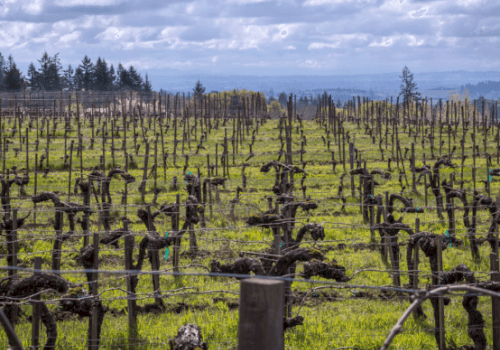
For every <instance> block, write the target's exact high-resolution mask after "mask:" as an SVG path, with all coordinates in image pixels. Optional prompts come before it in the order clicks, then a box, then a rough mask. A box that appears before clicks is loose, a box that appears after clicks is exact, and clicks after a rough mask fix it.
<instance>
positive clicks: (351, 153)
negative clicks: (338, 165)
mask: <svg viewBox="0 0 500 350" xmlns="http://www.w3.org/2000/svg"><path fill="white" fill-rule="evenodd" d="M349 164H350V166H351V196H353V197H354V175H352V170H353V168H354V144H353V143H352V142H349Z"/></svg>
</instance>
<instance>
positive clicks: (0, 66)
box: [0, 52, 7, 91]
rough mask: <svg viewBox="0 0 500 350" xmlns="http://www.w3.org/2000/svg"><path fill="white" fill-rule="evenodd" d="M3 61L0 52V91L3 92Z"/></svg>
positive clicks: (4, 69)
mask: <svg viewBox="0 0 500 350" xmlns="http://www.w3.org/2000/svg"><path fill="white" fill-rule="evenodd" d="M6 68H7V67H6V66H5V59H4V58H3V55H2V53H1V52H0V91H4V90H5V71H6Z"/></svg>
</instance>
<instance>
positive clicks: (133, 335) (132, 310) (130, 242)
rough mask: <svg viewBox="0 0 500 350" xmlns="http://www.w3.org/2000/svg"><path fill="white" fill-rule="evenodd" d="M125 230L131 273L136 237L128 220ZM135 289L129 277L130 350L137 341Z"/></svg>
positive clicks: (124, 223)
mask: <svg viewBox="0 0 500 350" xmlns="http://www.w3.org/2000/svg"><path fill="white" fill-rule="evenodd" d="M123 230H124V231H125V270H127V271H130V270H132V268H133V265H132V256H133V252H134V236H133V235H131V234H130V232H129V230H128V220H126V219H125V220H123ZM134 289H135V288H132V275H131V274H130V273H129V274H128V276H127V295H128V297H127V312H128V331H129V336H128V337H129V346H128V350H134V349H135V345H134V342H135V341H136V339H137V334H138V333H137V310H136V300H135V298H136V295H135V290H134Z"/></svg>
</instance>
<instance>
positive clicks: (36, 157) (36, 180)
mask: <svg viewBox="0 0 500 350" xmlns="http://www.w3.org/2000/svg"><path fill="white" fill-rule="evenodd" d="M37 187H38V153H35V188H34V194H33V195H34V196H36V192H37V191H36V190H37ZM33 222H34V223H35V226H36V203H34V204H33Z"/></svg>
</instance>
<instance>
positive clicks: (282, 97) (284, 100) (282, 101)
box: [278, 92, 288, 108]
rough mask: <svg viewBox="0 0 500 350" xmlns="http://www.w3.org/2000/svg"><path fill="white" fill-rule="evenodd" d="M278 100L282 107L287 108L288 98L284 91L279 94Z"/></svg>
mask: <svg viewBox="0 0 500 350" xmlns="http://www.w3.org/2000/svg"><path fill="white" fill-rule="evenodd" d="M278 102H279V103H280V104H281V108H286V104H287V102H288V99H287V98H286V93H284V92H282V93H280V94H279V96H278Z"/></svg>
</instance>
